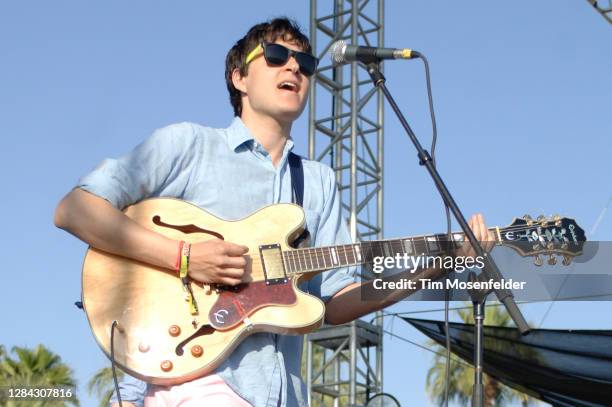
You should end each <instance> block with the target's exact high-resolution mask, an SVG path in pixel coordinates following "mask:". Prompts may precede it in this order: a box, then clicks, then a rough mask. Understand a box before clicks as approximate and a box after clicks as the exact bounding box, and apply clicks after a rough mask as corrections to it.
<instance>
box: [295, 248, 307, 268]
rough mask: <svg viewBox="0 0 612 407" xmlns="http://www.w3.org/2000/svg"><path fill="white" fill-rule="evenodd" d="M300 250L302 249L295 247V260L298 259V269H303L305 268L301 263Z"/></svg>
mask: <svg viewBox="0 0 612 407" xmlns="http://www.w3.org/2000/svg"><path fill="white" fill-rule="evenodd" d="M301 251H302V249H297V250H296V252H297V260H298V264H299V267H300V271H304V269H305V268H306V267H305V266H303V265H302V257H301V256H300V252H301Z"/></svg>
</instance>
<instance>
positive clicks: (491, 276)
mask: <svg viewBox="0 0 612 407" xmlns="http://www.w3.org/2000/svg"><path fill="white" fill-rule="evenodd" d="M413 55H415V56H416V57H418V56H420V54H419V53H418V52H416V51H413ZM379 63H380V60H378V59H373V60H371V61H369V63H367V64H366V68H367V71H368V73H369V74H370V78H371V79H372V82H373V83H374V86H376V87H377V88H379V89H380V90H382V92H383V94H384V95H385V98H386V99H387V101H388V102H389V104H390V105H391V108H392V109H393V111H394V112H395V114H396V116H397V118H398V119H399V121H400V123H401V124H402V126H403V127H404V129H405V130H406V133H407V134H408V137H409V138H410V140H411V141H412V143H413V144H414V147H415V148H416V150H417V152H418V158H419V164H420V165H423V166H425V168H426V169H427V171H428V172H429V175H430V176H431V178H432V179H433V181H434V184H435V185H436V188H437V189H438V191H439V192H440V195H441V196H442V199H443V200H444V202H445V203H446V204H447V205H448V207H449V208H450V210H451V212H452V213H453V215H454V216H455V219H457V222H458V223H459V226H460V227H461V229H462V230H463V232H464V233H465V236H467V238H468V240H469V241H470V243H471V244H472V248H473V249H474V251H475V252H476V255H477V256H480V257H481V258H482V259H483V260H484V264H485V266H484V268H483V270H482V274H484V276H485V277H486V279H487V280H493V281H501V280H502V279H503V276H502V274H501V272H500V271H499V269H498V267H497V265H496V264H495V262H494V261H493V258H492V257H491V256H489V255H488V254H487V253H485V252H484V250H483V249H482V246H481V245H480V243H479V242H478V240H477V239H476V236H474V233H473V232H472V229H470V227H469V225H468V223H467V221H466V220H465V217H464V216H463V214H462V213H461V210H460V209H459V207H458V206H457V203H456V202H455V200H454V199H453V197H452V195H451V193H450V192H449V190H448V188H447V187H446V185H445V184H444V181H442V178H441V177H440V174H439V173H438V170H437V169H436V167H434V165H433V161H432V158H431V156H430V155H429V152H428V151H427V150H425V149H424V148H423V146H421V143H420V142H419V140H418V139H417V138H416V136H415V134H414V132H413V131H412V129H411V128H410V125H409V124H408V122H407V121H406V118H405V117H404V115H403V114H402V112H401V110H400V109H399V107H398V106H397V103H395V100H394V99H393V96H391V93H389V89H387V86H386V85H385V82H386V79H385V77H384V75H383V74H382V72H380V69H379ZM492 291H493V292H494V293H495V295H496V296H497V299H498V300H499V301H500V302H501V303H502V304H504V307H505V308H506V310H507V311H508V314H509V315H510V317H511V318H512V320H513V321H514V324H515V325H516V327H517V328H518V330H519V332H520V333H521V335H525V334H527V333H529V330H530V328H529V325H528V324H527V321H526V320H525V318H524V317H523V314H521V311H520V310H519V309H518V307H517V305H516V302H515V301H514V295H513V294H512V291H510V290H509V289H506V288H502V289H493V290H492ZM486 295H487V293H485V294H484V296H483V297H482V299H480V298H474V297H473V302H474V313H475V315H474V321H475V324H474V329H475V330H476V331H475V333H476V334H477V335H476V341H475V345H476V346H477V347H480V349H475V351H474V356H475V359H476V360H475V365H476V363H479V364H480V368H476V369H475V379H476V380H478V381H476V380H475V382H474V393H473V395H474V396H476V397H473V400H472V406H474V407H481V406H482V405H483V401H484V400H483V396H484V394H483V386H482V355H483V349H482V342H483V341H482V321H483V320H484V299H485V298H486ZM476 318H478V319H476ZM479 325H480V327H479ZM478 375H479V376H478ZM476 376H478V377H476ZM477 383H478V386H477Z"/></svg>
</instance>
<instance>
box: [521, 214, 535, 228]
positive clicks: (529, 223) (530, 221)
mask: <svg viewBox="0 0 612 407" xmlns="http://www.w3.org/2000/svg"><path fill="white" fill-rule="evenodd" d="M523 219H524V220H525V222H527V224H528V225H529V226H531V225H533V218H532V217H531V216H529V215H524V216H523Z"/></svg>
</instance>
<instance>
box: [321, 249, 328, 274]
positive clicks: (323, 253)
mask: <svg viewBox="0 0 612 407" xmlns="http://www.w3.org/2000/svg"><path fill="white" fill-rule="evenodd" d="M321 259H323V268H324V269H326V268H327V263H326V262H325V251H324V250H323V248H321Z"/></svg>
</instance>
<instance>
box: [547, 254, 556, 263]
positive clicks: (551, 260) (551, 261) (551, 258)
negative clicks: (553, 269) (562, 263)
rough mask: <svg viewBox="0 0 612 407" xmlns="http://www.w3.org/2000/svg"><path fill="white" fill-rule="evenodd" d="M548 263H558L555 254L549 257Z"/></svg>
mask: <svg viewBox="0 0 612 407" xmlns="http://www.w3.org/2000/svg"><path fill="white" fill-rule="evenodd" d="M548 264H550V265H551V266H554V265H555V264H557V258H556V257H555V255H554V254H551V255H550V257H549V258H548Z"/></svg>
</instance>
